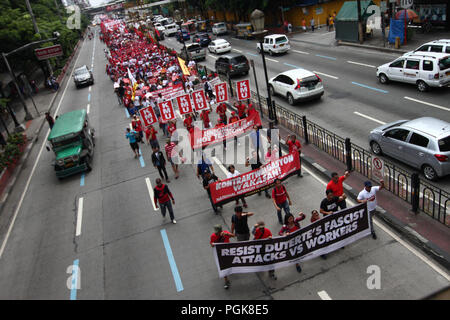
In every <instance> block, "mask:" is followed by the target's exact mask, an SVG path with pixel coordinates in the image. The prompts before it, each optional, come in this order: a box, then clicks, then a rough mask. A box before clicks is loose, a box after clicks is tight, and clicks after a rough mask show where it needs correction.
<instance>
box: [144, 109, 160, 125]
mask: <svg viewBox="0 0 450 320" xmlns="http://www.w3.org/2000/svg"><path fill="white" fill-rule="evenodd" d="M139 113H140V114H141V119H142V121H144V126H146V127H147V126H149V125H151V124H154V123H155V122H157V121H158V118H156V115H155V112H154V111H153V108H152V107H151V106H150V107H147V108H142V109H141V110H139Z"/></svg>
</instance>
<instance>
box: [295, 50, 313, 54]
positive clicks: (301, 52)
mask: <svg viewBox="0 0 450 320" xmlns="http://www.w3.org/2000/svg"><path fill="white" fill-rule="evenodd" d="M292 51H294V52H296V53H300V54H309V52H305V51H299V50H292Z"/></svg>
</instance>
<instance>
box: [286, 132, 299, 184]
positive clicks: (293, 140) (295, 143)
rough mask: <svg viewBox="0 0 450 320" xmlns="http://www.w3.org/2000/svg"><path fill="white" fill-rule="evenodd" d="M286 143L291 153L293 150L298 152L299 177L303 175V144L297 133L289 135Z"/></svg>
mask: <svg viewBox="0 0 450 320" xmlns="http://www.w3.org/2000/svg"><path fill="white" fill-rule="evenodd" d="M286 141H287V142H286V144H287V145H288V147H289V153H292V152H298V159H299V161H300V170H298V172H297V176H299V177H303V175H302V157H301V154H302V145H301V143H300V141H299V140H298V139H297V137H296V136H295V134H293V135H288V136H287V138H286Z"/></svg>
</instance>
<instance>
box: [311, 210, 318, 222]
mask: <svg viewBox="0 0 450 320" xmlns="http://www.w3.org/2000/svg"><path fill="white" fill-rule="evenodd" d="M317 220H320V215H319V212H318V211H317V210H313V211H311V223H314V222H316V221H317Z"/></svg>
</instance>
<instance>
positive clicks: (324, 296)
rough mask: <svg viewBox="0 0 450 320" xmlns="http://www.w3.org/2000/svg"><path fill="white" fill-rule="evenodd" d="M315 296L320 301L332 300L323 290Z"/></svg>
mask: <svg viewBox="0 0 450 320" xmlns="http://www.w3.org/2000/svg"><path fill="white" fill-rule="evenodd" d="M317 294H318V295H319V297H320V299H322V300H333V299H331V297H330V296H329V295H328V293H327V292H326V291H325V290H322V291H319V292H317Z"/></svg>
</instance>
